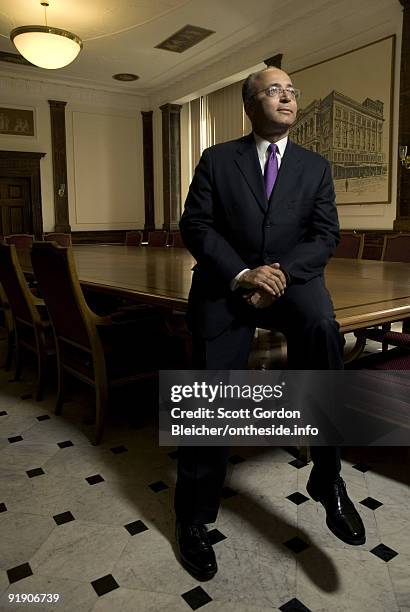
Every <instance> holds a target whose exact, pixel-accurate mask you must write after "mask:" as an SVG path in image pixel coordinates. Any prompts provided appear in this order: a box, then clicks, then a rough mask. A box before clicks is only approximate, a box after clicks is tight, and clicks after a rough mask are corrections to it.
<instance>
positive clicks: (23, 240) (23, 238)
mask: <svg viewBox="0 0 410 612" xmlns="http://www.w3.org/2000/svg"><path fill="white" fill-rule="evenodd" d="M4 240H5V241H6V242H7V244H14V246H15V247H16V249H31V245H32V244H33V240H34V236H33V235H32V234H10V235H9V236H4Z"/></svg>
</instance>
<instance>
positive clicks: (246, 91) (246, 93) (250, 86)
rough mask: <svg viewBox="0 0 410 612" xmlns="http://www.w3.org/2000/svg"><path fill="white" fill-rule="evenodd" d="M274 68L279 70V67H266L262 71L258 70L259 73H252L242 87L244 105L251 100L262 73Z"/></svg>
mask: <svg viewBox="0 0 410 612" xmlns="http://www.w3.org/2000/svg"><path fill="white" fill-rule="evenodd" d="M272 68H276V69H278V68H277V66H266V68H262V70H258V71H257V72H252V73H251V74H249V75H248V76H247V77H246V79H245V80H244V82H243V85H242V100H243V103H244V104H245V102H247V100H249V98H251V97H252V95H253V90H254V85H255V81H256V80H257V79H258V77H259V76H260V75H261V74H262V72H265V71H266V70H272ZM278 70H279V69H278Z"/></svg>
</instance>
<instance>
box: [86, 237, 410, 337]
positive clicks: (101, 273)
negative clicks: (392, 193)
mask: <svg viewBox="0 0 410 612" xmlns="http://www.w3.org/2000/svg"><path fill="white" fill-rule="evenodd" d="M74 254H75V259H76V264H77V270H78V276H79V278H80V281H81V282H82V283H84V284H85V285H87V286H90V287H95V288H98V289H100V290H103V291H111V292H112V290H113V289H114V290H115V291H116V292H118V293H121V294H123V295H127V296H133V297H137V298H138V299H140V300H142V301H144V302H148V303H155V304H162V305H164V306H168V307H171V308H176V309H180V310H185V309H186V305H187V298H188V292H189V287H190V285H191V276H192V273H191V268H192V266H193V265H194V259H193V257H192V256H191V255H190V253H188V251H186V250H185V249H174V248H163V247H162V248H151V247H126V246H117V245H79V246H75V247H74ZM326 284H327V287H328V289H329V291H330V294H331V296H332V299H333V304H334V308H335V313H336V317H337V320H338V322H339V324H340V326H341V331H343V332H347V331H351V330H355V329H359V328H361V327H368V326H369V325H375V324H376V323H383V322H388V321H398V320H401V319H403V318H405V317H408V316H410V265H409V264H405V263H391V262H380V261H370V260H353V259H332V260H331V261H330V263H329V265H328V266H327V268H326Z"/></svg>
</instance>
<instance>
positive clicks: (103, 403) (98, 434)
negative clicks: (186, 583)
mask: <svg viewBox="0 0 410 612" xmlns="http://www.w3.org/2000/svg"><path fill="white" fill-rule="evenodd" d="M95 400H96V401H95V442H94V445H95V446H96V445H98V444H100V442H101V440H102V436H103V431H104V426H105V421H106V416H107V409H108V392H107V389H106V388H102V389H101V388H100V387H98V386H97V387H96V390H95Z"/></svg>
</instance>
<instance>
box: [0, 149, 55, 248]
mask: <svg viewBox="0 0 410 612" xmlns="http://www.w3.org/2000/svg"><path fill="white" fill-rule="evenodd" d="M44 156H45V153H37V152H30V151H0V176H2V177H5V178H14V177H18V178H27V179H29V183H30V194H31V211H30V212H31V218H32V221H33V234H34V237H35V238H36V240H41V239H42V238H43V210H42V205H41V178H40V160H41V158H42V157H44Z"/></svg>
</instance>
